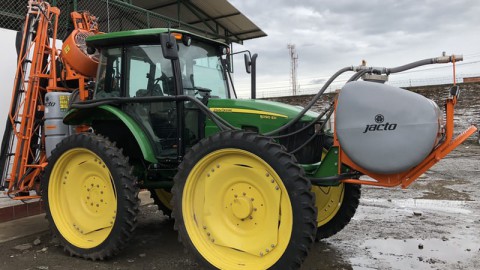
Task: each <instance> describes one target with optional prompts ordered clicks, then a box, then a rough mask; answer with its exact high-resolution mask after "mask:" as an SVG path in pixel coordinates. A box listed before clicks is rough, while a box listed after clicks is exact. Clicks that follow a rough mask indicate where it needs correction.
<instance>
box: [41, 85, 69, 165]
mask: <svg viewBox="0 0 480 270" xmlns="http://www.w3.org/2000/svg"><path fill="white" fill-rule="evenodd" d="M69 99H70V93H63V92H50V93H47V94H46V95H45V151H46V154H47V157H50V155H51V153H52V150H53V149H54V148H55V146H56V145H57V144H58V143H59V142H60V141H61V140H63V139H64V138H65V137H67V136H68V135H70V134H71V133H72V132H71V127H70V126H69V125H65V124H64V123H63V117H64V116H65V114H66V113H67V110H68V101H69Z"/></svg>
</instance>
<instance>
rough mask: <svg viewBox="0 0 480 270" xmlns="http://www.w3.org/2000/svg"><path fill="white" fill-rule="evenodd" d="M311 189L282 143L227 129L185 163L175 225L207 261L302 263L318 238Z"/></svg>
mask: <svg viewBox="0 0 480 270" xmlns="http://www.w3.org/2000/svg"><path fill="white" fill-rule="evenodd" d="M310 189H311V185H310V181H309V180H308V179H307V178H306V177H305V172H304V171H303V169H302V168H301V167H300V166H299V165H298V164H297V161H296V159H295V157H294V156H292V155H291V154H288V153H287V152H286V151H285V149H284V148H283V147H282V146H280V145H279V144H277V143H275V142H273V141H272V140H271V139H269V138H266V137H263V136H260V135H258V134H256V133H251V132H244V131H225V132H220V133H217V134H215V135H212V136H211V137H208V138H205V139H203V140H202V141H200V142H199V143H198V144H196V145H194V146H193V147H192V148H191V150H190V151H189V152H188V153H187V155H185V158H184V161H183V162H182V163H181V164H180V166H179V170H178V173H177V175H176V176H175V178H174V186H173V189H172V194H173V200H172V202H173V216H174V218H175V229H177V230H178V232H179V236H180V240H181V241H182V242H183V244H184V245H185V246H186V248H187V250H189V251H190V252H192V253H193V254H194V255H195V256H196V257H197V258H198V260H199V262H200V264H201V265H203V266H204V267H205V268H207V269H212V268H213V269H215V268H219V269H267V268H268V269H298V268H300V265H301V264H302V262H303V260H304V259H305V257H306V256H307V254H308V251H309V248H310V246H311V245H312V243H313V241H314V239H315V232H316V226H315V220H316V216H317V213H316V209H315V200H314V194H313V193H312V192H311V191H310Z"/></svg>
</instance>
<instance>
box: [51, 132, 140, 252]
mask: <svg viewBox="0 0 480 270" xmlns="http://www.w3.org/2000/svg"><path fill="white" fill-rule="evenodd" d="M41 188H42V199H43V201H44V203H45V212H46V218H47V219H48V221H49V223H50V228H51V230H52V233H53V235H54V237H55V236H56V237H57V238H58V239H59V241H60V244H61V245H62V246H63V247H64V249H65V251H66V252H68V253H69V254H70V255H71V256H78V257H82V258H85V259H91V260H103V259H106V258H109V257H112V256H114V255H116V254H117V253H118V252H119V251H120V250H121V249H122V248H123V247H124V246H125V245H126V243H127V242H128V240H129V239H130V238H131V236H132V233H133V231H134V229H135V226H136V222H137V219H136V216H137V213H138V206H139V200H138V192H139V189H138V187H137V185H136V179H135V178H134V177H133V176H132V167H131V166H130V165H129V163H128V158H126V157H125V156H124V155H123V154H122V151H121V150H120V149H118V148H117V147H116V146H115V145H114V144H113V143H111V142H110V141H109V140H107V139H106V138H104V137H102V136H99V135H95V134H91V133H80V134H76V135H72V136H69V137H67V138H65V139H64V140H63V141H61V142H60V143H59V144H58V145H57V147H56V148H55V149H54V150H53V151H52V155H51V156H50V158H49V163H48V166H47V167H46V169H45V174H44V177H43V179H42V183H41Z"/></svg>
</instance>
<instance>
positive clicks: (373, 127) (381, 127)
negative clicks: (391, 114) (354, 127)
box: [363, 114, 397, 133]
mask: <svg viewBox="0 0 480 270" xmlns="http://www.w3.org/2000/svg"><path fill="white" fill-rule="evenodd" d="M374 120H375V122H376V123H377V124H371V125H366V126H365V130H364V131H363V133H367V132H369V131H389V130H395V129H397V124H390V123H388V122H387V123H385V124H383V122H384V121H385V117H384V116H383V115H381V114H377V115H375V118H374Z"/></svg>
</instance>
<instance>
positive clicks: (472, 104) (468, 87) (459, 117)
mask: <svg viewBox="0 0 480 270" xmlns="http://www.w3.org/2000/svg"><path fill="white" fill-rule="evenodd" d="M459 86H460V89H463V90H462V92H461V93H460V97H459V100H458V103H457V106H456V107H455V130H456V132H455V133H456V134H458V133H460V132H462V131H463V130H465V129H466V128H468V127H469V126H470V125H471V124H475V125H477V126H478V125H480V83H462V84H459ZM450 87H451V85H432V86H420V87H411V88H409V90H411V91H413V92H415V93H418V94H421V95H423V96H425V97H427V98H430V99H432V100H434V101H435V102H436V103H437V104H438V105H439V106H440V108H443V107H444V104H445V99H446V98H447V97H448V94H449V91H448V90H449V89H450ZM334 96H335V94H325V95H323V96H322V98H321V99H320V100H319V101H318V102H317V103H316V104H315V106H314V107H313V109H312V110H313V111H316V112H320V111H322V110H323V109H324V108H325V106H326V105H328V102H329V100H332V99H333V97H334ZM312 98H313V95H307V96H289V97H277V98H268V100H273V101H278V102H283V103H287V104H291V105H299V106H306V105H307V104H308V102H309V101H310V100H311V99H312ZM469 140H470V141H474V140H475V141H476V140H478V135H473V136H472V137H470V139H469Z"/></svg>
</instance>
